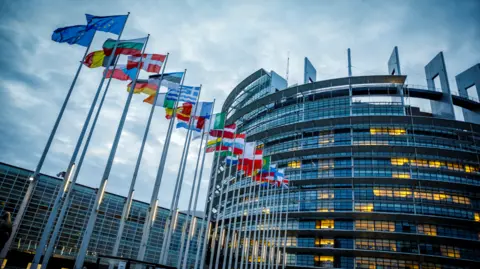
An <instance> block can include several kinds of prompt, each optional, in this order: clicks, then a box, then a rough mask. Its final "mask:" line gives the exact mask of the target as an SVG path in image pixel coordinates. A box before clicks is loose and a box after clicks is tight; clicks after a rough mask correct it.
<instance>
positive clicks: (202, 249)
mask: <svg viewBox="0 0 480 269" xmlns="http://www.w3.org/2000/svg"><path fill="white" fill-rule="evenodd" d="M214 161H215V159H214V158H213V159H212V163H213V162H214ZM212 168H213V166H212ZM217 168H218V164H217V166H216V167H215V169H212V172H211V173H210V174H215V179H214V180H210V184H209V186H208V189H207V197H206V199H205V212H207V211H206V210H207V205H208V214H207V215H206V216H205V217H204V221H205V219H206V220H207V221H206V222H205V225H206V226H205V227H206V228H207V229H206V230H207V231H205V237H204V238H203V243H202V247H198V249H197V256H196V260H198V261H199V262H200V264H199V266H200V269H203V267H204V265H205V258H206V255H207V252H206V247H207V243H208V240H209V239H210V237H211V235H212V233H211V228H212V227H211V225H210V224H211V223H210V219H211V212H212V205H213V198H214V197H215V191H216V175H217V172H218V171H217ZM211 177H213V175H211ZM212 188H213V190H212V191H211V192H212V195H211V199H210V203H209V202H208V198H209V194H208V193H209V192H210V190H211V189H212ZM203 227H204V226H202V229H201V230H200V234H202V233H203ZM212 240H213V239H212ZM199 241H200V240H199ZM200 252H202V258H201V259H198V258H199V256H200ZM197 268H198V266H197V264H195V268H194V269H197Z"/></svg>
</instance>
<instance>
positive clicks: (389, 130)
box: [370, 128, 407, 135]
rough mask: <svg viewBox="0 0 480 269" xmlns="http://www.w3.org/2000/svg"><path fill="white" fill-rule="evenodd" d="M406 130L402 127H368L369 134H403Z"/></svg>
mask: <svg viewBox="0 0 480 269" xmlns="http://www.w3.org/2000/svg"><path fill="white" fill-rule="evenodd" d="M406 133H407V131H406V130H405V129H402V128H370V134H371V135H386V134H388V135H405V134H406Z"/></svg>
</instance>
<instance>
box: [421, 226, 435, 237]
mask: <svg viewBox="0 0 480 269" xmlns="http://www.w3.org/2000/svg"><path fill="white" fill-rule="evenodd" d="M417 230H418V233H421V234H426V235H431V236H437V226H435V225H432V224H418V226H417Z"/></svg>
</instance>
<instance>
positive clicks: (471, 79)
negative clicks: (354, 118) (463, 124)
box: [455, 64, 480, 124]
mask: <svg viewBox="0 0 480 269" xmlns="http://www.w3.org/2000/svg"><path fill="white" fill-rule="evenodd" d="M455 80H456V82H457V87H458V93H459V94H460V96H462V97H466V98H467V99H474V98H472V97H471V96H469V94H468V89H470V88H471V87H473V90H474V91H476V93H477V98H478V97H480V64H476V65H474V66H472V67H470V68H469V69H467V70H465V71H463V72H462V73H460V74H458V75H456V76H455ZM476 101H477V102H478V99H477V100H476ZM462 110H463V117H464V119H465V121H468V122H474V123H479V124H480V114H479V113H480V109H475V110H473V111H471V110H468V109H465V108H464V109H462Z"/></svg>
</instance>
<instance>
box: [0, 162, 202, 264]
mask: <svg viewBox="0 0 480 269" xmlns="http://www.w3.org/2000/svg"><path fill="white" fill-rule="evenodd" d="M32 174H33V172H32V171H29V170H26V169H23V168H19V167H15V166H12V165H8V164H5V163H0V214H2V213H3V212H4V211H9V212H11V213H12V217H13V218H15V216H16V213H17V211H18V209H19V207H20V203H21V202H22V199H23V196H24V195H25V192H26V190H27V187H28V184H29V180H28V178H29V177H30V176H31V175H32ZM61 183H62V180H61V179H60V178H56V177H51V176H47V175H41V176H40V179H39V181H38V184H37V186H36V188H35V190H34V192H33V196H32V198H31V201H30V203H29V204H28V207H27V210H26V212H25V216H24V219H23V221H22V222H21V224H20V229H19V230H18V233H17V235H16V237H15V238H14V241H13V243H12V247H11V249H10V252H9V255H8V256H7V264H6V265H7V268H12V267H13V268H15V267H16V268H26V267H27V265H28V263H30V262H31V261H32V260H33V254H34V253H35V249H36V248H37V244H38V242H39V241H40V237H41V235H42V231H43V228H44V226H45V223H46V222H47V219H48V216H49V214H50V211H51V207H52V206H53V201H54V199H55V197H56V195H57V192H58V189H59V188H60V187H61ZM95 195H96V189H94V188H91V187H87V186H83V185H80V184H77V185H75V186H74V188H73V194H72V199H71V204H70V206H69V209H68V211H67V214H66V217H65V220H64V223H63V226H62V229H61V232H60V235H59V239H58V241H57V242H56V246H55V251H54V259H53V260H52V261H51V262H50V263H49V268H72V266H73V259H74V258H75V256H76V254H77V251H78V248H79V246H80V243H81V236H82V233H83V231H84V230H85V227H86V224H87V221H88V219H87V218H88V216H89V213H90V211H91V208H92V206H93V202H94V200H95ZM125 201H126V197H123V196H119V195H115V194H112V193H106V194H105V197H104V202H103V203H102V205H101V207H100V213H99V216H98V219H97V222H96V223H95V228H94V231H93V236H92V238H91V240H90V245H89V247H88V252H87V255H88V256H87V262H88V261H89V262H94V261H95V257H96V256H97V255H111V253H112V249H113V246H114V244H115V239H116V237H117V231H118V227H119V223H120V217H121V215H122V209H123V205H124V203H125ZM148 206H149V204H148V203H144V202H140V201H135V200H134V202H133V204H132V209H131V213H130V216H129V218H128V219H127V222H126V225H125V230H124V233H123V236H122V240H121V244H120V249H119V252H118V256H122V257H125V258H131V259H136V257H137V252H138V249H139V247H140V241H141V238H142V229H143V225H144V223H145V216H146V214H147V210H148ZM167 214H168V210H167V209H165V208H161V207H159V208H158V213H157V216H156V220H155V222H154V225H153V228H152V231H151V234H150V238H149V242H148V247H147V252H146V255H145V261H148V262H152V263H158V260H159V258H160V256H159V255H160V250H161V247H162V242H163V233H164V229H165V222H166V218H167ZM185 219H186V215H185V214H183V213H179V218H178V223H177V230H176V232H174V234H173V237H172V244H171V248H170V250H169V256H168V261H167V264H168V265H174V264H176V263H177V259H178V255H179V249H180V240H181V236H182V227H183V225H184V223H185ZM196 224H197V225H196V229H195V234H194V237H193V240H192V244H191V246H190V251H189V262H188V263H189V266H193V264H194V261H195V256H196V252H197V240H198V235H199V231H200V229H201V227H202V225H204V222H203V220H202V219H198V218H197V221H196ZM201 237H202V238H201V243H202V242H203V236H201ZM87 267H88V268H90V266H87Z"/></svg>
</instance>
